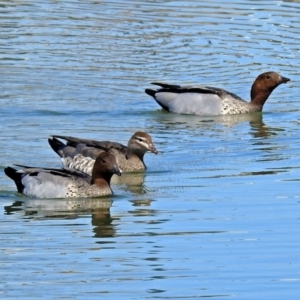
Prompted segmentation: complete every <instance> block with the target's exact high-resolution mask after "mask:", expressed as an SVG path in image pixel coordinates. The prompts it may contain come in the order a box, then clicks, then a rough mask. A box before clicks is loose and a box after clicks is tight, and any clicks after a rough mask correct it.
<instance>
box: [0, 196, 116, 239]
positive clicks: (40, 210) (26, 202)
mask: <svg viewBox="0 0 300 300" xmlns="http://www.w3.org/2000/svg"><path fill="white" fill-rule="evenodd" d="M111 205H112V200H111V199H110V198H82V199H42V200H40V199H29V198H26V197H24V198H23V199H22V201H16V202H14V203H13V204H12V205H9V206H5V208H4V209H5V211H6V212H7V214H11V213H14V212H16V211H24V214H25V216H27V217H29V218H32V219H39V220H43V219H45V220H48V219H76V218H79V217H80V216H82V215H84V216H86V215H88V214H90V215H91V223H92V225H93V226H94V228H93V232H94V233H95V236H96V237H108V236H114V235H115V234H116V227H115V226H114V224H113V220H114V219H113V218H112V217H111V215H110V207H111Z"/></svg>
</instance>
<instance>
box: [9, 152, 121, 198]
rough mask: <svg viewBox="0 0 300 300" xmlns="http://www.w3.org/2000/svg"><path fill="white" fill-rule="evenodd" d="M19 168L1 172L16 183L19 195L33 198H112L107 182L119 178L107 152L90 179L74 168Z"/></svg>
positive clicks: (101, 154)
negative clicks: (114, 175)
mask: <svg viewBox="0 0 300 300" xmlns="http://www.w3.org/2000/svg"><path fill="white" fill-rule="evenodd" d="M19 167H21V168H22V169H21V170H16V169H14V168H12V167H6V168H5V169H4V172H5V174H6V175H7V176H8V177H9V178H11V179H12V180H14V181H15V184H16V186H17V190H18V192H19V193H22V194H24V195H26V196H29V197H35V198H74V197H98V196H106V195H111V194H112V190H111V188H110V179H111V177H112V175H113V174H117V175H121V173H120V170H119V168H118V165H117V162H116V159H115V157H114V156H113V155H112V154H111V153H109V152H102V153H100V154H99V155H98V157H97V158H96V161H95V164H94V167H93V170H92V175H91V176H90V175H88V174H85V173H83V172H80V171H77V170H73V169H51V168H49V169H48V168H35V167H25V166H19Z"/></svg>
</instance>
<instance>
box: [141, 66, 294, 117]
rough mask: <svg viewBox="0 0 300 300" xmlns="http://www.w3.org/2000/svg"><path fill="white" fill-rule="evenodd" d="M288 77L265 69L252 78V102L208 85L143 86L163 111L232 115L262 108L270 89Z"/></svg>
mask: <svg viewBox="0 0 300 300" xmlns="http://www.w3.org/2000/svg"><path fill="white" fill-rule="evenodd" d="M288 81H290V79H289V78H287V77H284V76H281V75H279V74H278V73H276V72H265V73H262V74H260V75H258V77H257V78H256V79H255V81H254V83H253V84H252V87H251V93H250V96H251V101H250V102H247V101H245V100H243V99H242V98H240V97H239V96H237V95H236V94H234V93H231V92H228V91H226V90H224V89H221V88H216V87H211V86H180V85H173V84H167V83H159V82H152V83H151V84H154V85H157V86H160V88H159V89H156V90H153V89H145V93H146V94H148V95H149V96H152V97H153V98H154V99H155V100H156V102H157V103H158V104H159V105H160V106H161V107H162V108H163V109H164V110H166V111H168V112H172V113H177V114H186V115H200V116H214V115H233V114H243V113H250V112H259V111H262V109H263V106H264V104H265V102H266V101H267V99H268V98H269V96H270V95H271V93H272V92H273V90H274V89H275V88H276V87H278V86H279V85H280V84H282V83H287V82H288Z"/></svg>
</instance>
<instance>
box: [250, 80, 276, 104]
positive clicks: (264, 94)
mask: <svg viewBox="0 0 300 300" xmlns="http://www.w3.org/2000/svg"><path fill="white" fill-rule="evenodd" d="M274 89H275V87H273V88H267V87H264V86H262V85H261V84H256V83H254V84H253V85H252V88H251V102H250V103H251V104H253V105H255V106H257V107H260V108H261V109H262V108H263V106H264V104H265V103H266V101H267V99H268V98H269V96H270V95H271V93H272V91H273V90H274Z"/></svg>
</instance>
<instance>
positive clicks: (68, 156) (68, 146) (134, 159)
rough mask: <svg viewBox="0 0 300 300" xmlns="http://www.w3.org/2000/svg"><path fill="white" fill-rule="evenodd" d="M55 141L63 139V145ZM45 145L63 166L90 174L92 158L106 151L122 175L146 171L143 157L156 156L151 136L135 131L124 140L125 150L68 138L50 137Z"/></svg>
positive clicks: (111, 144)
mask: <svg viewBox="0 0 300 300" xmlns="http://www.w3.org/2000/svg"><path fill="white" fill-rule="evenodd" d="M59 139H62V140H65V141H66V143H63V142H61V141H60V140H59ZM48 142H49V144H50V146H51V147H52V149H53V150H54V151H55V152H56V153H57V154H58V155H59V156H60V157H61V159H62V163H63V166H65V167H69V168H74V169H77V170H80V171H83V172H85V173H88V174H90V173H91V170H92V168H93V165H94V162H95V158H96V157H97V155H98V154H99V153H100V152H102V151H107V150H109V151H110V152H111V153H112V154H113V155H114V156H115V157H116V160H117V164H118V166H119V168H120V170H121V171H122V172H133V171H141V170H144V169H146V165H145V163H144V155H145V153H146V152H147V151H150V152H152V153H155V154H157V153H158V151H157V150H156V148H155V147H154V145H153V142H152V139H151V136H150V135H149V134H148V133H146V132H141V131H137V132H136V133H134V134H133V136H132V137H131V138H130V140H129V141H128V145H127V147H126V146H124V145H122V144H120V143H117V142H110V141H97V140H89V139H82V138H77V137H70V136H61V135H53V136H50V137H49V139H48Z"/></svg>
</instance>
